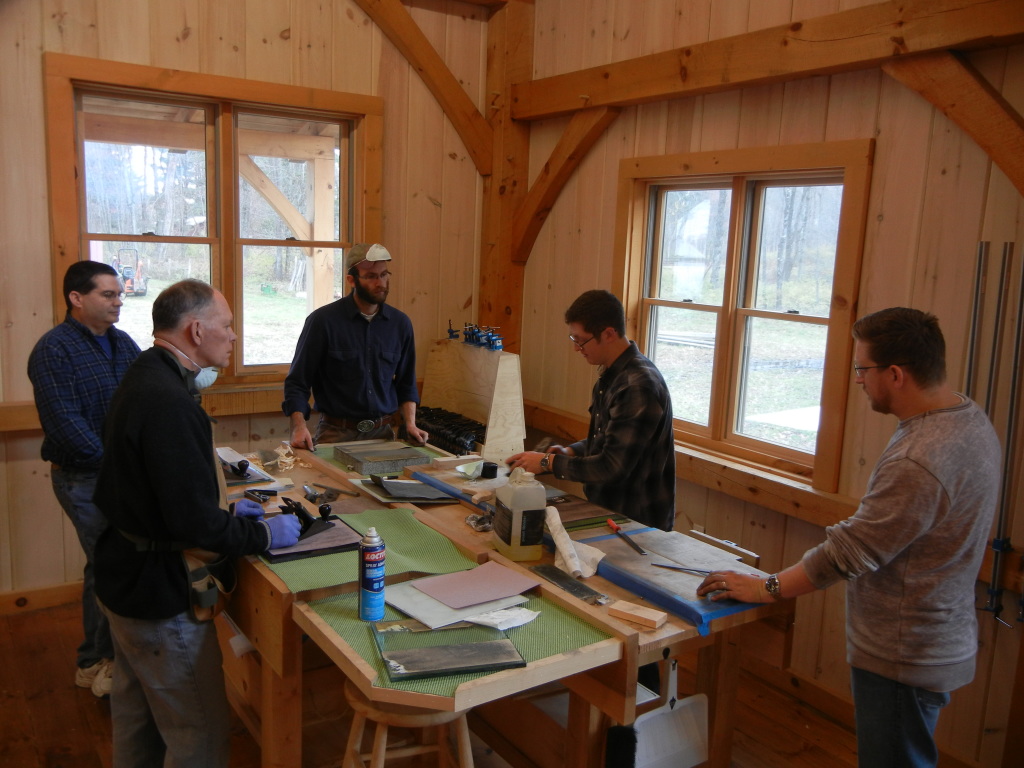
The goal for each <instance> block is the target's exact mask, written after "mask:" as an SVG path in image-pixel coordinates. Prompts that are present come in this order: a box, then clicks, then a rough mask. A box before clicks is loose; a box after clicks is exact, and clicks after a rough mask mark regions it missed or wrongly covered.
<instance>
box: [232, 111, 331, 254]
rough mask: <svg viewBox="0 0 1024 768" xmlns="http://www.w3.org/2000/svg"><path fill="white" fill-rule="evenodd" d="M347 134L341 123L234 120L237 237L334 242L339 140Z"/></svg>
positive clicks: (261, 118) (264, 117) (243, 117)
mask: <svg viewBox="0 0 1024 768" xmlns="http://www.w3.org/2000/svg"><path fill="white" fill-rule="evenodd" d="M348 128H349V126H348V124H347V123H329V122H321V121H317V120H305V119H295V118H283V117H271V116H268V115H258V114H247V113H243V114H240V115H239V116H238V173H239V198H240V199H239V234H240V236H241V237H243V238H247V239H267V240H270V239H280V240H283V239H285V238H289V237H292V238H295V239H296V240H338V239H339V237H340V232H341V226H342V222H341V209H342V202H343V200H342V189H341V185H340V184H339V178H340V173H341V166H342V136H343V134H344V135H345V136H347V134H348ZM345 143H346V145H347V141H346V142H345ZM346 196H347V195H346Z"/></svg>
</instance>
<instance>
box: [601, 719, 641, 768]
mask: <svg viewBox="0 0 1024 768" xmlns="http://www.w3.org/2000/svg"><path fill="white" fill-rule="evenodd" d="M635 766H636V728H634V727H633V726H631V725H613V726H611V727H610V728H609V729H608V734H607V735H606V737H605V746H604V768H635Z"/></svg>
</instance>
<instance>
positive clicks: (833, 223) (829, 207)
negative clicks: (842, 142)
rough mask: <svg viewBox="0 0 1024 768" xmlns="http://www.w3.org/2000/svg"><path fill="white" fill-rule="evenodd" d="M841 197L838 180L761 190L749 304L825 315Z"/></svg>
mask: <svg viewBox="0 0 1024 768" xmlns="http://www.w3.org/2000/svg"><path fill="white" fill-rule="evenodd" d="M842 198H843V188H842V186H841V185H838V184H836V185H828V186H825V185H821V186H818V185H789V184H787V185H785V186H766V187H764V188H763V189H762V194H761V195H760V202H761V206H760V208H761V215H760V216H759V218H758V222H759V227H758V237H757V248H756V260H757V269H756V272H755V273H754V274H755V275H756V290H755V292H754V295H755V300H754V307H756V308H757V309H766V310H774V311H777V312H790V313H799V314H801V315H814V316H816V317H828V310H829V305H830V303H831V300H832V277H833V273H834V271H835V261H836V238H837V237H838V234H839V211H840V206H841V204H842Z"/></svg>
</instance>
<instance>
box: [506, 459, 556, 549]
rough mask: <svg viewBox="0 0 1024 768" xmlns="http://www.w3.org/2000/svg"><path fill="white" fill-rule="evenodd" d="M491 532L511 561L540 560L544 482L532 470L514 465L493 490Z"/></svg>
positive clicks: (545, 504)
mask: <svg viewBox="0 0 1024 768" xmlns="http://www.w3.org/2000/svg"><path fill="white" fill-rule="evenodd" d="M495 496H496V497H497V504H495V512H494V523H493V535H494V545H495V547H497V549H498V551H499V552H501V554H503V555H504V556H505V557H507V558H509V559H510V560H538V559H540V556H541V552H542V549H543V543H544V508H545V507H546V506H547V494H546V493H545V491H544V485H543V484H542V483H541V482H540V481H538V480H536V479H535V478H534V476H533V473H532V472H526V471H525V470H524V469H523V468H522V467H516V468H515V469H513V470H512V474H510V475H509V478H508V483H507V484H505V485H503V486H501V487H500V488H498V489H497V491H496V492H495Z"/></svg>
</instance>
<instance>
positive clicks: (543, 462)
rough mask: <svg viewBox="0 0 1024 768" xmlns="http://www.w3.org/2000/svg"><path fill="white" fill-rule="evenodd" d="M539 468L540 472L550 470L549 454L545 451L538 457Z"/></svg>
mask: <svg viewBox="0 0 1024 768" xmlns="http://www.w3.org/2000/svg"><path fill="white" fill-rule="evenodd" d="M540 470H541V472H550V471H551V454H550V453H545V454H544V455H543V456H542V457H541V459H540Z"/></svg>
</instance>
